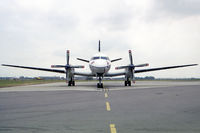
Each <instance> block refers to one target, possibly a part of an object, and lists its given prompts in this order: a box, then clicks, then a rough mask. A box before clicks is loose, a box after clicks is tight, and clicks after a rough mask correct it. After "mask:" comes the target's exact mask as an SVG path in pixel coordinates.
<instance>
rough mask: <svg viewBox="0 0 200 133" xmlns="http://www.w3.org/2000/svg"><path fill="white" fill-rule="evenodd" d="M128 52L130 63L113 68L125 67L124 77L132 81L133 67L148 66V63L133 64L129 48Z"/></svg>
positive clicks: (133, 79) (133, 77) (133, 78)
mask: <svg viewBox="0 0 200 133" xmlns="http://www.w3.org/2000/svg"><path fill="white" fill-rule="evenodd" d="M128 52H129V60H130V64H129V65H126V66H119V67H115V69H126V78H127V79H129V78H130V79H131V80H132V81H133V82H135V76H134V72H135V67H144V66H149V64H148V63H145V64H139V65H134V64H133V57H132V51H131V50H129V51H128Z"/></svg>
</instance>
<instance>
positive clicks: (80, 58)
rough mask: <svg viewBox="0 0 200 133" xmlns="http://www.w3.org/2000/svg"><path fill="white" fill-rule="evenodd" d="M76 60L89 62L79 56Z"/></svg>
mask: <svg viewBox="0 0 200 133" xmlns="http://www.w3.org/2000/svg"><path fill="white" fill-rule="evenodd" d="M76 59H77V60H80V61H84V62H87V63H89V62H90V61H89V60H85V59H81V58H76Z"/></svg>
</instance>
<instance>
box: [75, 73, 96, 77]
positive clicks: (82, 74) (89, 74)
mask: <svg viewBox="0 0 200 133" xmlns="http://www.w3.org/2000/svg"><path fill="white" fill-rule="evenodd" d="M74 75H79V76H88V77H95V74H92V73H83V72H74Z"/></svg>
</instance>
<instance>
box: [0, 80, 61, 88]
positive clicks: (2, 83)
mask: <svg viewBox="0 0 200 133" xmlns="http://www.w3.org/2000/svg"><path fill="white" fill-rule="evenodd" d="M54 82H64V81H63V80H35V79H31V80H0V88H3V87H12V86H23V85H33V84H45V83H54Z"/></svg>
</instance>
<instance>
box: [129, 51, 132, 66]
mask: <svg viewBox="0 0 200 133" xmlns="http://www.w3.org/2000/svg"><path fill="white" fill-rule="evenodd" d="M129 59H130V64H131V65H133V57H132V52H131V50H129Z"/></svg>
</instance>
